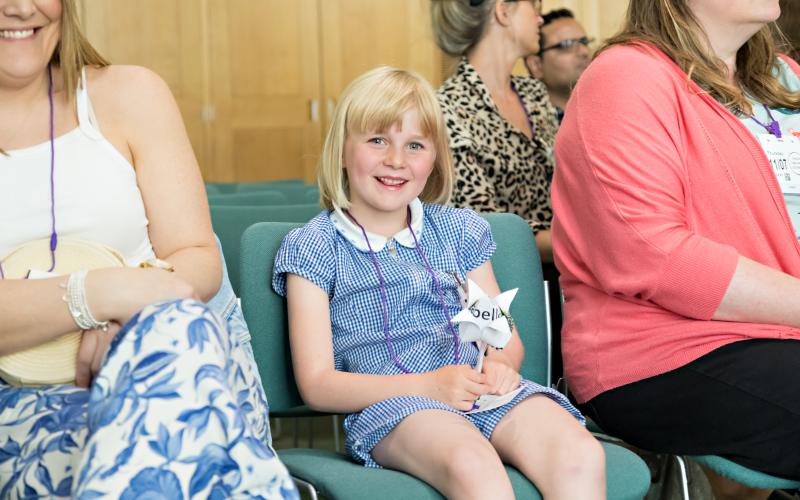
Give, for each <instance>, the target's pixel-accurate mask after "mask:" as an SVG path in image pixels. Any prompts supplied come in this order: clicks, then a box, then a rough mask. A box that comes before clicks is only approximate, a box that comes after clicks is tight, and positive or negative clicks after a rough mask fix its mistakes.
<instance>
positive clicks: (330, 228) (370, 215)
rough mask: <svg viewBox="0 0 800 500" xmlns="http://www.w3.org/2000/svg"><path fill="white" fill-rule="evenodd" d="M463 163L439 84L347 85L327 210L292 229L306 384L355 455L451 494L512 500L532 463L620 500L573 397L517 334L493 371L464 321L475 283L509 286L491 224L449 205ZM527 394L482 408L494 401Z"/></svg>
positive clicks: (534, 472)
mask: <svg viewBox="0 0 800 500" xmlns="http://www.w3.org/2000/svg"><path fill="white" fill-rule="evenodd" d="M452 175H453V173H452V165H451V160H450V156H449V154H448V150H447V134H446V131H445V128H444V121H443V119H442V115H441V112H440V110H439V107H438V104H437V102H436V98H435V97H434V95H433V89H432V88H431V87H430V85H429V84H428V83H427V82H426V81H425V80H423V79H422V78H421V77H420V76H419V75H416V74H413V73H410V72H406V71H403V70H398V69H393V68H388V67H382V68H377V69H375V70H372V71H369V72H367V73H365V74H364V75H362V76H361V77H359V78H357V79H356V80H355V81H354V82H353V83H351V84H350V85H349V86H348V87H347V89H345V91H344V93H343V95H342V97H341V99H340V100H339V104H338V106H337V108H336V111H335V113H334V117H333V124H332V126H331V130H330V132H329V133H328V137H327V139H326V141H325V146H324V149H323V155H322V161H321V163H320V171H319V183H320V191H321V193H322V200H323V203H324V204H325V206H326V208H327V210H325V211H323V212H322V213H321V214H320V215H318V216H317V217H315V218H314V219H312V220H311V221H310V222H309V223H308V224H306V225H305V226H304V227H302V228H299V229H296V230H294V231H292V232H290V233H289V234H288V235H287V236H286V238H285V239H284V241H283V244H282V245H281V248H280V250H279V251H278V255H277V256H276V258H275V267H274V274H273V278H272V286H273V288H274V289H275V290H276V292H278V293H280V294H281V295H285V296H286V297H287V301H288V312H289V333H290V338H291V344H292V360H293V363H294V373H295V376H296V378H297V385H298V387H299V389H300V393H301V395H302V396H303V399H304V401H305V402H306V403H307V404H308V405H309V406H311V407H312V408H315V409H319V410H323V411H332V412H343V413H348V414H349V415H348V416H347V418H346V419H345V424H344V425H345V432H346V441H345V442H346V448H347V452H348V453H349V454H350V456H351V457H352V458H354V459H355V460H357V461H358V462H360V463H363V464H364V465H366V466H368V467H381V466H382V467H388V468H392V469H397V470H401V471H403V472H406V473H408V474H412V475H414V476H416V477H418V478H420V479H422V480H424V481H426V482H428V483H430V484H431V485H432V486H433V487H435V488H436V489H437V490H439V491H440V492H441V493H442V495H444V496H445V497H447V498H476V499H477V498H496V499H513V498H514V492H513V490H512V488H511V481H510V480H509V478H508V474H506V471H505V469H504V467H503V463H510V464H513V465H514V466H515V467H517V468H518V469H519V470H520V471H521V472H522V473H523V474H525V475H526V476H527V477H528V479H530V480H531V481H533V482H534V483H535V484H536V486H537V487H538V488H539V489H540V491H542V492H543V495H544V497H545V498H548V499H550V498H552V499H558V498H563V499H572V498H581V499H593V498H598V499H599V498H604V496H605V482H604V479H605V470H604V456H603V451H602V448H601V447H600V445H599V444H598V442H597V441H596V440H595V439H594V438H593V437H592V436H591V434H589V433H588V432H587V431H586V429H584V428H583V426H582V425H581V421H582V417H581V416H580V414H579V413H577V411H576V410H575V408H574V407H572V405H571V404H570V403H569V401H567V399H566V398H565V397H564V396H563V395H561V394H559V393H558V392H556V391H554V390H552V389H548V388H545V387H542V386H539V385H537V384H535V383H533V382H531V381H528V380H524V379H520V375H519V367H520V364H521V362H522V358H523V355H524V352H523V346H522V342H521V341H520V339H519V335H518V334H517V333H516V330H514V332H513V337H512V339H511V340H510V341H509V343H508V345H507V347H506V348H505V349H504V350H502V351H499V350H497V351H496V350H492V351H491V352H490V353H489V355H488V356H487V357H486V360H485V362H484V364H483V369H482V370H481V371H480V372H479V371H476V370H475V369H474V368H473V366H474V365H475V364H476V362H477V359H478V358H477V357H478V349H477V347H476V346H475V344H474V343H472V342H462V341H461V340H460V338H459V334H458V329H457V328H456V327H455V326H454V325H453V324H452V323H450V321H449V318H452V317H453V316H455V315H456V314H457V313H458V311H460V310H461V309H462V306H461V303H460V301H459V299H458V293H457V290H458V287H459V283H460V282H465V281H466V279H467V278H469V279H472V280H473V281H474V282H475V283H478V284H479V286H480V287H481V289H483V290H485V291H486V292H487V293H488V294H489V295H491V296H495V295H496V294H498V293H499V290H498V285H497V282H496V281H495V278H494V273H493V272H492V266H491V263H490V262H489V258H490V256H491V255H492V253H493V252H494V249H495V244H494V241H493V240H492V235H491V231H490V228H489V225H488V223H487V222H486V221H485V220H483V219H482V218H480V217H479V216H478V215H477V214H476V213H475V212H473V211H472V210H467V209H455V208H452V207H445V206H442V205H440V203H444V202H446V201H447V199H448V198H449V196H450V191H451V188H452ZM511 391H517V392H516V393H515V394H512V396H513V398H512V399H510V400H509V401H508V402H506V403H505V404H503V405H500V406H497V407H496V408H493V409H488V410H486V411H482V412H477V413H468V412H469V411H470V410H473V409H475V408H474V407H473V404H474V401H475V400H476V399H477V398H478V397H479V396H481V395H483V394H487V393H491V394H507V393H509V392H511Z"/></svg>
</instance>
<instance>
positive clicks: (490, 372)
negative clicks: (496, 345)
mask: <svg viewBox="0 0 800 500" xmlns="http://www.w3.org/2000/svg"><path fill="white" fill-rule="evenodd" d="M483 373H484V374H485V375H486V383H487V385H488V386H489V394H505V393H507V392H510V391H513V390H514V389H516V388H517V387H519V381H520V376H519V372H518V371H517V370H516V369H515V368H514V365H513V364H512V362H511V360H510V359H508V356H507V355H506V354H505V353H504V352H503V351H497V350H494V349H491V348H490V349H489V351H488V352H487V353H486V358H485V359H484V360H483Z"/></svg>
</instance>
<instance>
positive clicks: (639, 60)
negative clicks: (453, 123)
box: [553, 0, 800, 499]
mask: <svg viewBox="0 0 800 500" xmlns="http://www.w3.org/2000/svg"><path fill="white" fill-rule="evenodd" d="M779 14H780V8H779V3H778V0H632V1H631V3H630V6H629V9H628V14H627V21H626V24H625V27H624V28H623V31H622V33H621V34H619V35H618V36H616V37H614V38H612V39H611V40H610V41H609V42H607V44H606V47H605V48H604V50H602V51H601V53H600V54H599V55H598V56H597V57H596V58H595V60H594V62H593V63H592V64H591V65H590V66H589V69H587V70H586V71H585V72H584V73H583V75H582V76H581V79H580V81H579V82H578V85H577V86H576V88H575V90H574V91H573V92H572V97H571V99H570V102H569V104H568V106H567V112H566V116H565V119H564V123H563V124H562V126H561V129H560V131H559V137H558V142H557V147H556V158H557V161H558V169H557V170H556V174H555V179H554V182H553V206H554V210H555V212H556V214H557V215H556V218H555V221H554V224H553V243H554V247H555V252H556V257H557V258H556V264H557V265H558V267H559V270H560V271H561V285H562V287H563V289H564V294H565V296H566V303H565V307H566V311H565V312H566V314H565V316H566V321H565V325H564V331H563V342H562V347H563V353H564V360H565V365H566V373H567V376H568V378H569V381H570V387H571V389H572V390H573V392H574V394H575V396H576V397H577V399H578V401H579V402H580V403H583V404H584V408H585V410H586V412H587V414H588V415H589V416H590V417H592V418H593V419H596V421H597V422H598V423H599V424H600V426H601V427H602V428H603V429H605V430H607V431H609V432H611V433H613V434H616V435H618V436H620V437H622V438H623V439H625V440H626V441H628V442H630V443H631V444H633V445H635V446H640V447H643V448H646V449H650V450H653V451H656V452H664V453H676V454H687V455H705V454H714V455H721V456H723V457H726V458H728V459H730V460H732V461H734V462H737V463H740V464H742V465H744V466H747V467H750V468H752V469H756V470H759V471H763V472H766V473H769V474H773V475H776V476H782V477H788V478H792V479H800V446H798V444H800V418H798V416H800V394H799V393H798V391H797V386H798V385H799V384H800V314H798V311H800V279H798V278H799V277H800V245H799V244H798V234H800V217H798V214H799V213H800V202H799V201H798V200H800V189H798V186H799V185H800V182H798V181H799V180H800V179H799V178H798V174H800V163H798V161H797V159H798V158H800V140H799V139H798V136H800V67H798V65H797V64H795V63H794V62H793V61H792V60H790V59H788V58H787V57H785V56H783V55H781V54H778V53H776V36H775V31H774V30H773V22H774V21H775V20H776V19H777V18H778V16H779ZM711 477H712V486H713V487H714V488H715V494H716V498H718V499H719V498H765V497H766V496H767V495H768V494H769V492H765V491H754V490H749V489H745V488H744V487H740V488H738V489H737V488H734V490H736V491H734V492H733V493H732V492H730V491H726V490H725V488H726V486H731V485H730V484H727V485H726V484H724V482H723V481H721V480H720V479H719V478H716V477H714V476H711ZM734 493H735V495H734Z"/></svg>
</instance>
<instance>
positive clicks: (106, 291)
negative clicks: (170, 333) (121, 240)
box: [86, 267, 197, 324]
mask: <svg viewBox="0 0 800 500" xmlns="http://www.w3.org/2000/svg"><path fill="white" fill-rule="evenodd" d="M189 298H195V299H196V298H197V294H196V293H195V291H194V288H193V287H192V286H191V285H190V284H189V283H187V282H186V281H184V280H183V279H181V278H180V277H178V276H177V275H176V274H175V273H170V272H167V271H164V270H163V269H154V268H149V269H140V268H132V267H122V268H105V269H96V270H93V271H89V273H88V274H87V275H86V300H87V301H88V302H89V311H90V312H91V313H92V316H94V318H95V319H96V320H98V321H105V320H112V321H116V322H117V323H119V324H125V323H126V322H127V321H128V320H129V319H130V318H131V317H132V316H133V315H134V314H136V313H138V312H139V311H141V310H142V309H144V308H145V307H146V306H148V305H150V304H153V303H155V302H161V301H163V300H170V299H189Z"/></svg>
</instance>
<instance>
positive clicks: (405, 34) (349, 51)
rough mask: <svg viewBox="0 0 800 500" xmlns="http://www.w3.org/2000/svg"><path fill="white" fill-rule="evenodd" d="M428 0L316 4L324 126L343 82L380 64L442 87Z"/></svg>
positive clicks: (335, 0)
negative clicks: (399, 69)
mask: <svg viewBox="0 0 800 500" xmlns="http://www.w3.org/2000/svg"><path fill="white" fill-rule="evenodd" d="M430 1H431V0H320V1H319V3H320V24H321V33H322V40H321V45H322V65H323V66H322V67H323V69H322V77H323V94H324V96H325V116H326V122H327V119H328V118H329V116H330V112H331V111H332V106H333V105H334V103H335V100H336V98H337V97H338V96H339V94H340V93H341V92H342V90H343V89H344V88H345V87H346V86H347V84H348V83H350V81H352V80H353V79H354V78H355V77H357V76H358V75H360V74H361V73H364V72H365V71H367V70H368V69H371V68H374V67H376V66H379V65H383V64H388V65H391V66H397V67H400V68H406V69H413V70H415V71H417V72H419V73H420V74H421V75H422V76H424V77H425V78H427V79H428V80H429V81H430V82H431V84H432V85H433V86H434V88H436V87H438V86H439V85H440V84H441V82H442V55H441V52H440V51H439V49H438V48H437V47H436V44H435V43H434V41H433V34H432V31H431V20H430Z"/></svg>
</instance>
